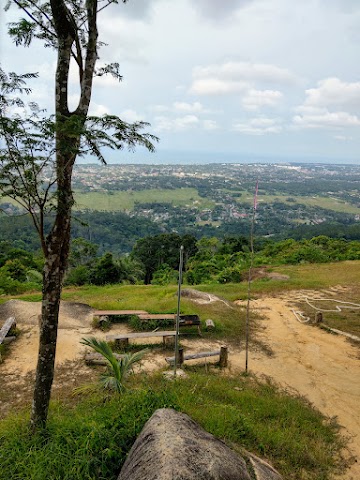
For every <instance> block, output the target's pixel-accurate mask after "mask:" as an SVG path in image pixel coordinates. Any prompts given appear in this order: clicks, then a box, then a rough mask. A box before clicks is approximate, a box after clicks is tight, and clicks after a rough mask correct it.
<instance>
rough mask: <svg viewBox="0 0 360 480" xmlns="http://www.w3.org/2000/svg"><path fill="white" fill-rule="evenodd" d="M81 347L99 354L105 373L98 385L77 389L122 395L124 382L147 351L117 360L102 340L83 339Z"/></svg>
mask: <svg viewBox="0 0 360 480" xmlns="http://www.w3.org/2000/svg"><path fill="white" fill-rule="evenodd" d="M80 343H82V344H83V345H86V346H87V347H90V348H92V349H93V350H95V352H98V353H100V354H101V355H102V356H103V357H104V358H105V360H106V362H107V367H106V371H105V372H104V373H102V374H101V376H100V380H99V383H98V384H97V385H92V386H90V385H89V386H84V387H80V388H79V389H77V391H78V392H79V391H80V390H81V391H82V392H83V391H85V390H86V391H90V390H95V389H97V388H101V389H105V390H107V391H113V392H117V393H122V392H124V391H125V389H126V387H125V382H126V379H127V377H128V376H129V374H130V373H131V372H132V369H133V366H134V364H135V363H137V362H139V361H140V360H141V359H142V358H143V356H144V354H145V353H146V352H147V350H146V349H145V350H140V351H139V352H135V353H126V354H124V355H123V356H122V358H120V360H118V359H117V358H116V357H115V355H114V352H113V351H112V350H111V348H110V346H109V344H108V343H107V342H105V341H104V340H98V339H96V338H95V337H91V338H83V339H82V340H81V342H80Z"/></svg>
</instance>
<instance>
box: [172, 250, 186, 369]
mask: <svg viewBox="0 0 360 480" xmlns="http://www.w3.org/2000/svg"><path fill="white" fill-rule="evenodd" d="M183 263H184V247H183V246H182V245H181V247H180V261H179V282H178V298H177V312H176V326H175V362H174V377H176V368H177V364H178V361H179V325H180V297H181V284H182V271H183Z"/></svg>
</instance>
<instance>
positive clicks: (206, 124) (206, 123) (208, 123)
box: [202, 120, 220, 131]
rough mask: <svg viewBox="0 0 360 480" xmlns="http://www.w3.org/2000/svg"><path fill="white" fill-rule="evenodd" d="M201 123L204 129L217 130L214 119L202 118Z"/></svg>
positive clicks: (217, 126)
mask: <svg viewBox="0 0 360 480" xmlns="http://www.w3.org/2000/svg"><path fill="white" fill-rule="evenodd" d="M202 124H203V128H204V130H207V131H212V130H218V129H219V128H220V127H219V125H218V124H217V122H216V121H215V120H203V122H202Z"/></svg>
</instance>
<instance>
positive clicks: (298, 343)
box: [0, 292, 360, 480]
mask: <svg viewBox="0 0 360 480" xmlns="http://www.w3.org/2000/svg"><path fill="white" fill-rule="evenodd" d="M306 293H308V292H306ZM299 295H301V292H292V293H289V294H287V296H281V297H279V296H278V297H276V298H261V299H258V300H255V301H253V302H252V304H251V307H252V308H254V309H255V310H256V309H257V310H258V311H259V313H261V314H262V316H263V320H262V321H261V322H260V328H259V330H258V332H257V337H258V338H259V340H261V341H262V342H263V343H265V344H267V345H268V346H269V348H271V350H272V351H273V355H272V356H270V357H269V356H267V355H266V354H265V353H263V352H261V351H259V350H254V351H251V352H250V356H249V370H250V371H251V372H254V373H255V374H257V375H266V376H269V377H271V378H273V379H274V380H275V381H276V382H277V383H279V384H280V385H282V386H284V387H286V388H288V389H289V390H290V391H291V392H293V391H296V392H298V393H299V394H300V395H303V396H305V397H306V398H307V399H308V400H309V401H310V402H311V403H313V404H314V406H315V407H317V408H318V409H319V410H320V411H321V412H323V413H324V414H325V415H327V416H329V417H337V419H338V422H339V423H340V425H342V426H343V427H344V432H343V433H344V435H348V436H350V438H351V440H350V445H349V446H350V449H351V454H352V455H353V456H354V457H355V458H356V459H359V460H358V463H356V462H355V463H354V464H353V465H352V467H351V469H350V470H349V471H348V472H347V473H346V474H345V475H343V476H342V477H341V479H342V480H359V479H360V359H359V348H358V347H357V348H355V347H354V346H352V345H351V344H350V343H349V342H348V341H346V340H345V339H344V338H342V337H339V336H335V335H330V334H328V333H326V332H324V331H322V330H320V329H318V328H316V327H311V326H309V325H306V324H301V323H300V322H298V321H297V320H296V318H295V316H294V314H293V312H292V311H291V309H292V308H293V307H294V306H295V303H296V302H297V301H298V299H299ZM216 300H217V299H215V298H210V297H209V298H208V299H207V301H208V302H209V301H216ZM224 303H225V305H224V308H230V307H231V305H228V304H227V302H224ZM239 303H240V302H239ZM39 313H40V305H39V304H31V303H28V302H20V301H11V302H8V303H7V304H4V305H1V306H0V317H1V318H2V319H3V320H4V319H5V318H6V317H7V316H9V315H12V314H16V318H17V321H18V326H19V327H20V328H21V329H22V330H23V334H22V335H21V336H20V338H19V339H18V340H17V341H16V342H15V343H14V344H13V346H12V347H11V355H9V357H8V358H7V359H6V361H5V362H4V363H3V364H2V365H0V376H1V377H2V379H3V380H4V386H5V387H6V388H8V389H9V390H10V391H9V392H6V391H5V389H3V393H2V394H1V391H0V417H1V414H2V413H3V414H5V413H6V412H7V411H8V404H10V402H11V403H12V404H14V405H15V404H16V403H19V404H21V403H23V402H24V401H30V399H31V388H32V387H31V385H32V382H33V380H31V379H30V380H29V379H28V380H27V383H28V386H27V387H26V385H25V379H26V378H27V377H26V376H27V375H33V372H34V369H35V366H36V356H37V350H38V325H37V323H38V320H37V319H38V315H39ZM60 313H61V315H60V317H61V319H60V328H59V337H58V348H57V353H56V364H57V365H58V366H60V370H61V368H63V369H64V372H63V374H62V375H60V376H59V378H58V380H56V381H55V384H54V387H55V389H56V388H60V387H61V386H62V387H64V388H65V387H66V385H67V383H66V382H68V383H69V382H70V383H69V385H70V387H71V386H74V385H75V382H78V381H80V382H81V375H83V376H84V377H86V376H93V375H94V371H93V369H90V368H89V367H86V366H85V365H84V364H83V360H82V357H83V354H84V349H85V347H84V346H83V345H81V344H80V340H81V338H82V337H84V336H86V337H88V336H92V335H96V336H97V337H100V338H101V337H102V338H103V337H105V335H106V334H104V333H101V332H99V331H98V330H97V331H94V330H93V329H92V326H91V320H92V311H91V309H90V307H88V306H84V305H82V304H70V303H68V304H66V305H64V306H63V308H62V309H61V312H60ZM1 318H0V320H1ZM127 329H128V327H127V325H125V324H119V325H116V326H115V325H114V327H113V330H114V331H113V330H112V333H116V332H117V331H119V333H120V332H124V331H126V330H127ZM182 342H183V344H184V346H185V347H186V346H187V347H189V349H191V351H197V350H199V351H202V350H204V349H205V350H211V349H213V348H214V347H215V346H219V345H221V342H207V341H205V340H204V339H194V338H192V339H186V340H185V339H184V340H183V341H182ZM229 358H230V372H232V373H234V371H236V370H241V371H243V369H244V365H245V354H244V351H241V352H239V351H236V349H234V348H233V349H231V351H230V357H229ZM67 362H70V363H68V365H69V366H68V367H66V365H67ZM76 362H77V363H76ZM75 365H76V367H74V366H75ZM165 366H166V363H165V360H164V354H163V353H157V354H152V355H150V356H147V358H146V360H145V361H144V365H143V368H145V369H147V370H148V371H152V370H157V369H160V368H164V367H165ZM57 370H59V369H57ZM68 377H69V378H68ZM71 382H72V383H71ZM66 388H68V387H66ZM70 390H71V388H70ZM2 398H3V399H2Z"/></svg>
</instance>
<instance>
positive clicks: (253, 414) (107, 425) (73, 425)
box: [0, 372, 343, 480]
mask: <svg viewBox="0 0 360 480" xmlns="http://www.w3.org/2000/svg"><path fill="white" fill-rule="evenodd" d="M130 380H132V379H130ZM132 385H133V387H136V388H132V389H130V390H127V391H126V392H124V393H123V394H122V395H121V396H120V397H119V396H117V395H114V396H112V397H111V398H109V399H108V401H107V402H105V403H104V401H103V398H102V396H98V395H93V396H89V397H86V398H84V397H77V401H78V404H77V405H76V406H74V407H73V408H71V410H69V408H70V407H65V406H63V405H61V404H52V406H51V410H50V417H49V422H48V435H47V436H46V437H44V435H41V434H38V435H36V436H33V437H30V436H29V435H28V428H27V423H26V422H27V415H26V414H25V415H24V413H23V412H21V413H20V414H18V415H11V416H9V418H8V419H6V420H3V421H2V422H1V423H0V463H1V466H2V469H1V471H0V479H1V480H5V479H9V478H14V479H15V478H21V479H22V480H30V479H34V478H36V480H47V479H49V478H61V479H63V480H70V479H71V480H77V479H84V478H88V479H95V478H106V479H108V480H115V479H116V478H117V477H118V474H119V470H120V469H121V466H122V465H123V463H124V461H125V459H126V456H127V454H128V452H129V450H130V448H131V446H132V445H133V443H134V441H135V439H136V437H137V436H138V435H139V433H140V431H141V429H142V428H143V426H144V424H145V422H146V421H147V420H148V419H149V418H150V416H151V415H152V414H153V413H154V411H155V410H156V409H158V408H164V407H167V408H175V409H176V410H179V411H183V412H185V413H187V414H189V415H190V416H191V417H192V418H193V419H194V420H195V421H197V422H199V423H200V425H202V427H203V428H205V429H206V430H208V431H209V432H211V433H212V434H214V435H215V436H217V437H218V438H220V439H222V440H223V441H225V442H226V443H228V444H230V445H231V447H232V448H234V449H240V450H241V448H242V447H245V448H246V449H247V450H248V451H251V452H254V453H257V454H258V455H260V456H263V457H266V458H267V459H268V460H269V461H270V462H271V463H272V464H273V465H274V466H275V467H276V468H278V469H279V471H280V473H282V474H283V476H284V478H287V479H289V480H302V479H303V478H305V477H306V478H307V479H308V480H328V479H329V478H330V477H331V475H332V474H333V473H335V472H336V467H337V460H338V457H339V453H340V449H341V448H342V447H343V442H342V440H341V439H340V438H339V437H338V436H337V431H338V429H337V427H336V425H335V424H334V423H332V422H328V421H326V420H325V419H324V418H323V417H322V416H321V414H320V413H319V412H317V411H316V410H314V409H312V408H311V406H310V405H308V404H306V403H304V400H303V399H301V398H296V397H291V396H289V395H288V394H286V393H285V392H282V391H279V390H277V389H276V388H275V387H274V386H273V385H271V384H270V383H260V382H258V381H256V380H255V379H253V378H252V377H241V376H240V377H239V376H237V377H236V378H235V377H223V376H220V375H217V374H210V375H209V374H204V373H201V372H198V373H196V372H194V373H191V372H189V375H188V378H187V379H182V380H181V382H169V381H166V380H164V379H163V378H162V377H161V376H160V375H152V376H149V375H144V376H143V377H142V378H140V377H139V376H136V385H135V384H132ZM189 392H191V395H189ZM79 399H80V401H79Z"/></svg>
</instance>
